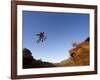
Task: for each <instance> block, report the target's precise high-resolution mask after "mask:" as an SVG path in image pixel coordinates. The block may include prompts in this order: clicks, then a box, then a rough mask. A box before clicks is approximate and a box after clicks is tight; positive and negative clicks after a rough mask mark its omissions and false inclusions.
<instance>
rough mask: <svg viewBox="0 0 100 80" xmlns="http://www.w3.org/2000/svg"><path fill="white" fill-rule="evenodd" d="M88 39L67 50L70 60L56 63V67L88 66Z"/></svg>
mask: <svg viewBox="0 0 100 80" xmlns="http://www.w3.org/2000/svg"><path fill="white" fill-rule="evenodd" d="M89 52H90V50H89V38H87V39H86V40H85V41H83V42H81V43H80V44H78V45H76V46H75V47H74V48H72V49H71V50H69V53H70V58H69V59H65V60H63V61H61V62H60V63H57V64H56V65H57V66H86V65H89Z"/></svg>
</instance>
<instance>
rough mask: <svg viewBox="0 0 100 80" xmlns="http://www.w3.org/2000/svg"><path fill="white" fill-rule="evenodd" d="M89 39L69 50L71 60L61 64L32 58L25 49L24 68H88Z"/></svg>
mask: <svg viewBox="0 0 100 80" xmlns="http://www.w3.org/2000/svg"><path fill="white" fill-rule="evenodd" d="M89 52H90V51H89V38H87V39H86V40H84V41H83V42H81V43H79V44H77V45H75V46H74V47H73V48H72V49H70V50H69V54H70V58H69V59H64V60H62V61H61V62H59V63H55V64H53V63H50V62H44V61H42V60H37V59H35V58H34V57H33V56H32V53H31V51H30V50H29V49H27V48H24V49H23V68H43V67H64V66H86V65H89Z"/></svg>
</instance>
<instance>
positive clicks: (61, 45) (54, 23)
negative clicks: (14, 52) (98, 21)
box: [23, 11, 89, 62]
mask: <svg viewBox="0 0 100 80" xmlns="http://www.w3.org/2000/svg"><path fill="white" fill-rule="evenodd" d="M38 32H45V35H46V36H47V39H46V40H45V41H44V42H43V43H42V42H40V43H36V40H37V39H38V37H37V36H36V34H37V33H38ZM88 36H89V14H82V13H81V14H80V13H56V12H35V11H23V48H28V49H29V50H30V51H31V52H32V55H33V57H34V58H36V59H42V60H43V61H49V62H59V61H62V60H64V59H67V58H68V57H69V52H68V51H69V50H70V49H71V48H72V43H73V42H75V41H79V42H81V41H83V40H85V39H86V38H87V37H88Z"/></svg>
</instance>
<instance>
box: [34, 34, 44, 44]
mask: <svg viewBox="0 0 100 80" xmlns="http://www.w3.org/2000/svg"><path fill="white" fill-rule="evenodd" d="M44 34H45V33H44V32H39V33H38V34H36V35H37V36H39V40H38V41H39V42H40V41H42V42H43V41H44Z"/></svg>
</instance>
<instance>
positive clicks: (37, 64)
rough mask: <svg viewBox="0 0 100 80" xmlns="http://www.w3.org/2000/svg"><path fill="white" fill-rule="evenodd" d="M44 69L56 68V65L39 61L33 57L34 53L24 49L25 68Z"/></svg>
mask: <svg viewBox="0 0 100 80" xmlns="http://www.w3.org/2000/svg"><path fill="white" fill-rule="evenodd" d="M43 67H55V65H54V64H52V63H50V62H44V61H42V60H37V59H35V58H34V57H33V56H32V52H31V51H30V50H29V49H27V48H24V49H23V68H43Z"/></svg>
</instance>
